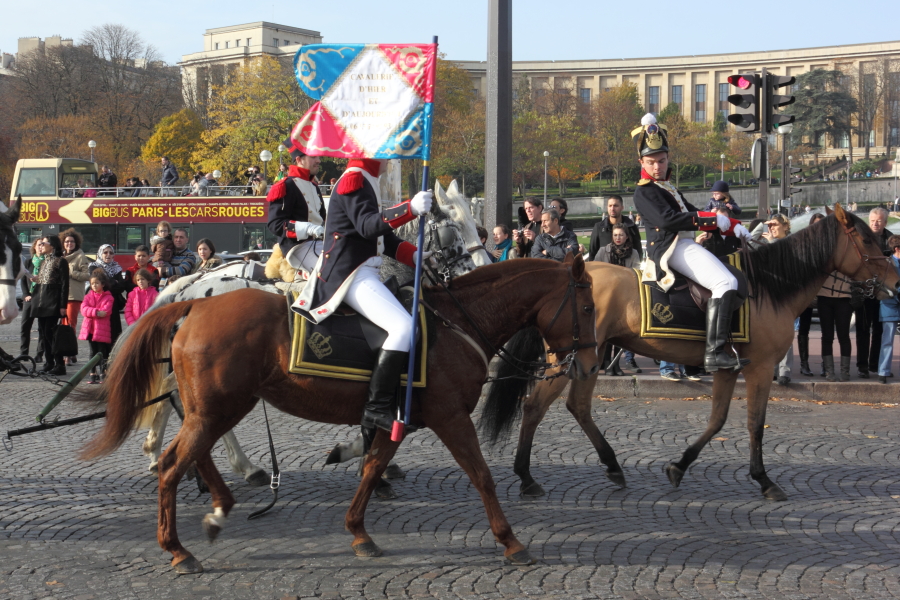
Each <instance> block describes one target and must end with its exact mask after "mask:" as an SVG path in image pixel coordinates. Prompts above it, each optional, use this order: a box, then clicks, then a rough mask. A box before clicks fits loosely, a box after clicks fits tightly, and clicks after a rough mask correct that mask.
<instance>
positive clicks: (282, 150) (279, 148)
mask: <svg viewBox="0 0 900 600" xmlns="http://www.w3.org/2000/svg"><path fill="white" fill-rule="evenodd" d="M285 150H287V148H285V147H284V144H278V164H279V165H282V164H284V162H283V161H282V160H281V153H282V152H284V151H285Z"/></svg>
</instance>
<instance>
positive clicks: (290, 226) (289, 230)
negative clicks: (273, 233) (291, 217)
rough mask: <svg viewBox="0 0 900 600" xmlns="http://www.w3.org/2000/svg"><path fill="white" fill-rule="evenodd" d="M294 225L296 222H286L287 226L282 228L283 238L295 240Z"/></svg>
mask: <svg viewBox="0 0 900 600" xmlns="http://www.w3.org/2000/svg"><path fill="white" fill-rule="evenodd" d="M296 223H297V222H296V221H288V222H287V225H285V226H284V237H286V238H289V239H292V240H296V239H297V232H296V231H294V225H295V224H296Z"/></svg>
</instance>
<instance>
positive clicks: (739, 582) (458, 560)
mask: <svg viewBox="0 0 900 600" xmlns="http://www.w3.org/2000/svg"><path fill="white" fill-rule="evenodd" d="M6 345H8V344H6ZM70 372H71V369H70ZM0 391H2V400H0V426H2V429H3V431H4V435H5V430H7V429H15V428H19V427H27V426H29V425H31V424H33V423H34V421H33V419H34V415H35V414H37V412H38V411H39V410H40V408H41V407H42V406H43V405H44V404H45V403H46V401H47V400H48V399H49V398H50V397H51V395H52V393H53V387H52V386H51V385H49V384H47V383H43V382H23V381H22V380H13V379H12V378H8V379H6V380H5V381H3V382H0ZM744 406H745V403H744V402H743V401H742V400H736V401H735V402H734V403H733V407H732V408H733V410H732V414H731V417H730V419H729V422H728V424H727V425H726V427H725V429H724V430H723V431H722V432H721V434H720V435H719V436H718V437H717V438H716V439H715V440H714V441H713V442H712V443H711V445H710V447H708V448H707V449H705V450H704V452H703V453H702V454H701V456H700V458H699V460H698V462H697V463H696V464H695V466H694V468H693V469H692V470H691V471H690V472H689V473H688V474H687V475H686V476H685V480H684V482H683V483H682V485H681V487H680V488H679V489H673V488H672V487H671V486H670V484H669V483H668V481H667V479H666V477H665V475H664V474H663V466H664V464H665V463H666V461H668V460H671V459H674V458H676V457H678V456H679V455H680V453H681V451H682V450H683V449H684V447H685V446H686V443H687V442H688V440H690V439H692V438H693V437H695V436H696V435H698V434H699V433H700V431H701V429H702V427H703V425H704V423H705V419H706V415H707V413H708V411H709V408H710V403H709V402H705V401H695V402H685V401H681V400H659V401H652V402H648V401H645V400H637V399H629V400H616V401H613V402H606V401H602V400H597V401H596V404H595V410H594V416H595V419H596V421H597V422H598V423H599V424H600V427H601V429H602V430H604V431H605V434H606V436H607V438H608V439H609V441H610V442H611V444H612V445H613V447H614V448H615V449H616V450H617V452H618V455H619V458H620V461H621V462H622V465H623V468H624V469H625V475H626V477H627V479H628V488H627V489H625V490H620V489H618V488H616V487H615V486H614V485H612V484H611V483H610V482H608V481H607V479H606V477H605V476H604V474H603V468H602V467H600V466H599V462H598V459H597V457H596V454H595V452H594V451H593V449H592V448H591V447H590V445H589V443H588V441H587V439H586V437H585V436H584V434H583V433H582V432H581V431H580V429H579V428H578V425H577V424H576V423H575V420H574V419H573V418H572V417H571V416H570V415H569V413H568V412H567V411H566V410H565V408H564V407H562V406H561V405H556V406H555V407H553V408H552V409H551V411H550V413H549V414H548V416H547V418H546V420H545V421H544V423H543V425H542V426H541V428H540V430H539V431H538V434H537V439H536V445H535V452H534V462H533V473H534V475H535V478H536V479H537V480H538V481H539V482H540V483H541V484H542V485H543V486H544V488H545V489H546V490H547V491H548V494H547V496H545V497H544V498H541V499H539V500H532V501H525V500H521V499H520V498H519V497H518V479H517V477H516V476H515V475H514V474H513V471H512V461H513V453H514V450H515V447H514V444H507V445H504V446H502V447H497V448H494V449H493V450H492V451H491V450H489V449H488V448H485V451H486V452H487V453H488V454H487V457H488V462H489V464H490V465H491V468H492V471H493V473H494V477H495V480H496V483H497V488H498V493H499V496H500V499H501V502H502V504H503V508H504V510H505V512H506V515H507V517H508V518H509V520H510V523H511V524H512V526H513V528H514V531H515V533H516V534H517V536H518V537H519V539H520V540H521V541H522V542H523V543H525V544H526V545H527V546H528V547H529V549H530V551H531V553H532V554H533V555H534V556H535V557H536V558H537V559H538V564H537V565H535V566H532V567H511V566H507V565H505V564H504V563H503V560H502V548H501V547H500V546H498V545H497V544H496V543H495V541H494V539H493V536H492V535H491V533H490V531H489V530H488V527H487V519H486V517H485V514H484V510H483V507H482V504H481V501H480V499H479V497H478V495H477V493H476V492H475V490H474V488H472V486H471V485H470V484H469V481H468V479H467V477H466V476H465V474H464V473H463V472H462V471H461V470H460V469H459V468H458V467H457V466H456V464H455V463H454V461H453V460H452V458H451V456H450V454H449V453H448V452H447V451H446V449H445V448H444V447H443V446H442V445H441V444H440V443H439V442H438V441H437V439H436V438H435V436H434V435H432V434H431V433H430V432H429V431H422V432H419V433H416V434H414V435H413V436H412V437H411V438H409V440H408V441H407V442H406V443H405V444H404V446H403V447H402V448H401V451H400V452H399V453H398V461H399V462H400V464H401V465H402V467H403V468H404V469H406V470H407V476H406V479H405V480H401V481H395V482H394V487H395V489H396V491H397V493H398V494H399V495H400V498H399V499H397V500H392V501H382V500H374V499H373V501H372V503H371V504H370V506H369V510H368V514H367V525H368V530H369V532H370V534H371V535H372V537H373V538H374V539H375V541H376V542H377V543H378V544H379V545H380V546H381V547H382V549H383V550H384V556H383V557H380V558H376V559H358V558H355V557H354V555H353V553H352V551H351V550H350V541H351V537H350V536H349V534H347V533H346V532H345V531H344V529H343V518H344V513H345V511H346V510H347V507H348V505H349V502H350V499H351V497H352V495H353V492H354V490H355V487H356V483H357V479H356V477H355V470H356V465H355V464H350V465H339V466H337V467H334V466H325V465H324V459H325V456H326V453H327V452H328V451H329V450H330V449H331V448H332V447H333V446H334V444H335V443H336V442H338V441H345V440H349V439H350V438H352V437H353V436H354V435H355V433H356V432H355V429H354V428H350V427H336V426H331V425H320V424H316V423H306V422H302V421H299V420H296V419H293V418H282V416H281V415H280V413H276V416H275V418H274V420H273V435H274V439H275V445H276V448H277V450H278V458H279V461H280V463H281V466H282V469H283V475H282V497H281V499H280V500H279V502H278V504H277V506H276V507H275V509H273V511H271V513H270V514H268V515H266V516H264V517H262V518H260V519H258V520H254V521H247V520H246V517H247V515H248V514H249V513H250V512H252V511H253V510H255V509H256V508H259V507H261V506H264V505H265V503H267V502H268V501H269V499H270V497H271V493H270V492H269V490H268V489H267V488H253V487H249V486H248V485H247V484H246V483H245V482H244V481H243V479H242V478H241V477H240V476H238V475H234V474H231V473H230V472H227V471H228V467H227V462H226V460H225V454H224V450H223V449H222V447H221V446H217V448H216V452H215V459H216V462H217V464H218V466H219V468H220V469H221V470H222V471H223V473H224V474H225V477H226V480H227V481H228V482H229V485H230V486H231V487H232V489H233V490H234V493H235V496H236V498H237V501H238V504H237V506H236V507H235V509H234V511H233V512H232V514H231V519H229V522H228V525H227V527H226V529H225V530H224V531H223V533H222V535H221V536H220V537H219V541H217V542H216V543H215V544H212V545H210V544H209V543H207V542H206V539H205V536H204V534H203V531H202V528H201V526H200V521H201V519H202V517H203V515H204V514H206V513H207V512H209V509H210V506H209V503H208V502H209V496H208V495H202V496H199V495H198V492H197V488H196V485H195V484H194V482H191V481H185V482H182V484H181V486H180V489H179V494H178V501H179V504H178V509H179V513H178V525H179V531H180V534H181V540H182V542H183V543H184V544H185V546H186V547H187V548H188V549H189V550H191V551H192V552H193V553H194V554H195V556H196V557H197V558H198V559H199V560H200V561H201V562H202V563H203V565H204V567H205V569H206V572H205V573H203V574H201V575H195V576H181V577H179V576H177V575H175V574H174V572H173V571H172V569H171V568H170V566H169V555H167V554H165V553H163V552H162V551H161V550H160V549H159V547H158V546H157V543H156V480H155V478H154V477H153V476H151V475H150V474H149V473H148V472H147V465H148V459H146V458H145V457H143V456H142V454H141V450H140V445H141V442H142V439H143V433H137V434H135V435H134V436H133V437H132V438H131V439H130V440H129V441H128V442H126V444H125V445H124V446H123V447H122V448H121V449H120V450H119V451H118V452H117V453H115V454H114V455H112V456H110V457H107V458H105V459H102V460H100V461H97V462H95V463H84V462H80V461H78V460H76V459H75V452H76V451H77V449H78V448H79V447H80V446H81V445H82V444H83V443H84V442H85V441H86V440H87V439H89V437H90V436H91V435H92V433H93V432H94V431H96V430H97V428H98V427H99V422H94V423H88V424H81V425H75V426H72V427H66V428H64V429H59V430H54V431H46V432H39V433H35V434H31V435H27V436H23V437H18V438H15V439H14V448H13V450H12V452H10V453H4V454H5V455H4V461H3V466H2V468H0V532H2V533H0V560H2V566H0V598H12V599H16V600H20V599H22V600H24V599H30V598H73V599H77V600H88V599H106V598H139V599H157V598H159V599H163V598H173V599H174V598H198V597H210V598H266V599H271V598H274V599H280V598H284V597H287V598H295V597H297V598H307V597H310V598H311V597H320V598H361V597H364V598H384V597H388V598H724V597H728V598H798V599H799V598H848V599H849V598H855V599H858V598H898V597H900V471H898V464H900V444H898V441H900V432H898V428H897V416H898V412H897V410H898V409H896V408H890V407H887V408H878V407H869V406H858V405H849V404H832V405H826V406H823V405H819V404H816V403H806V402H788V401H784V402H774V403H770V405H769V406H770V410H769V418H768V423H769V428H768V429H767V430H766V438H765V456H766V458H767V461H768V468H769V473H770V475H771V476H772V478H773V479H774V480H775V481H776V482H778V483H779V484H780V485H781V486H782V487H783V488H784V490H785V491H786V492H787V494H788V495H789V500H788V501H787V502H782V503H772V502H767V501H765V500H763V499H762V496H761V494H760V492H759V488H758V486H757V485H756V484H755V483H754V482H753V481H752V480H750V478H749V476H748V448H747V440H748V435H747V432H746V428H745V425H744V419H745V411H744V410H743V408H744ZM79 412H86V411H85V410H84V409H82V408H81V407H74V408H73V406H72V405H69V404H65V403H64V404H63V405H61V406H60V407H59V408H58V409H57V410H56V411H55V413H54V414H56V413H58V414H59V415H60V416H61V417H66V416H74V415H76V414H79ZM172 430H177V426H176V425H175V424H174V423H173V425H172V427H171V428H170V431H169V433H168V437H169V438H171V436H172V434H173V433H174V431H172ZM236 433H237V436H238V439H239V440H240V441H241V442H242V444H243V445H244V448H245V450H246V451H247V454H248V456H249V457H250V458H251V460H253V461H254V462H256V463H258V464H261V465H263V466H266V467H267V468H268V465H269V463H268V457H267V456H265V454H266V453H267V450H268V444H267V442H266V435H265V427H264V424H263V420H262V410H261V409H260V408H259V407H257V408H256V409H255V410H254V412H253V413H251V415H250V416H249V417H248V418H247V419H245V421H244V422H242V423H241V424H240V426H239V427H238V428H237V431H236Z"/></svg>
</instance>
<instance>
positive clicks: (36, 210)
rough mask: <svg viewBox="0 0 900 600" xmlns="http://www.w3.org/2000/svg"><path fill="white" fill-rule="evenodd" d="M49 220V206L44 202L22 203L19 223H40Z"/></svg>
mask: <svg viewBox="0 0 900 600" xmlns="http://www.w3.org/2000/svg"><path fill="white" fill-rule="evenodd" d="M49 219H50V206H49V205H48V204H47V203H46V202H23V203H22V212H21V215H20V217H19V221H20V222H22V223H40V222H43V221H48V220H49Z"/></svg>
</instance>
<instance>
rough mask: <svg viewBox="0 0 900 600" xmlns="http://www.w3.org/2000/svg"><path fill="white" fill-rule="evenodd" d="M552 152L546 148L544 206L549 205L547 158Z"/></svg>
mask: <svg viewBox="0 0 900 600" xmlns="http://www.w3.org/2000/svg"><path fill="white" fill-rule="evenodd" d="M548 158H550V153H549V152H547V151H546V150H544V206H546V205H547V159H548Z"/></svg>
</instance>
